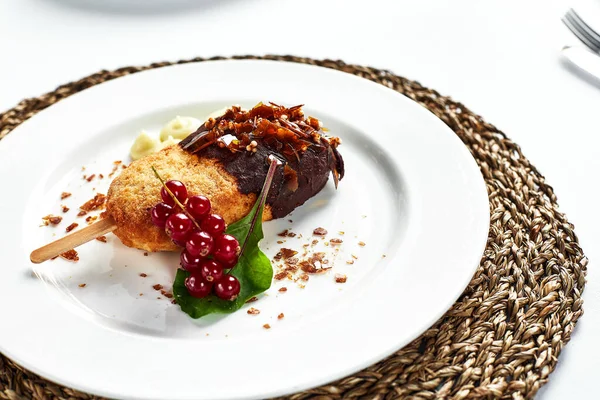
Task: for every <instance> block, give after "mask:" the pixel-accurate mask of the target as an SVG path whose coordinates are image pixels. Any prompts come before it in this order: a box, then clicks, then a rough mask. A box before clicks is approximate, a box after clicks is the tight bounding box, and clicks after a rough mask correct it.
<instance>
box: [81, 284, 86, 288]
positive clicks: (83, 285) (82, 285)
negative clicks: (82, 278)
mask: <svg viewBox="0 0 600 400" xmlns="http://www.w3.org/2000/svg"><path fill="white" fill-rule="evenodd" d="M86 286H87V284H86V283H80V284H79V287H80V288H84V287H86Z"/></svg>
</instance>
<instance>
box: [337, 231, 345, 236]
mask: <svg viewBox="0 0 600 400" xmlns="http://www.w3.org/2000/svg"><path fill="white" fill-rule="evenodd" d="M338 233H339V234H340V235H344V234H345V233H346V232H344V231H339V232H338Z"/></svg>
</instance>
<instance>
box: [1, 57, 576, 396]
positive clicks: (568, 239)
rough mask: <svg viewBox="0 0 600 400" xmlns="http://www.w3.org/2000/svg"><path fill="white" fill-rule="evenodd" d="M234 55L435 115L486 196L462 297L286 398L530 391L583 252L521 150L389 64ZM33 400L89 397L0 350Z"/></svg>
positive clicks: (6, 381)
mask: <svg viewBox="0 0 600 400" xmlns="http://www.w3.org/2000/svg"><path fill="white" fill-rule="evenodd" d="M234 58H244V59H247V58H266V59H272V60H282V61H293V62H299V63H306V64H314V65H320V66H323V67H327V68H333V69H337V70H341V71H345V72H348V73H351V74H354V75H358V76H361V77H364V78H366V79H369V80H372V81H374V82H377V83H380V84H382V85H384V86H387V87H389V88H391V89H394V90H396V91H398V92H400V93H402V94H404V95H406V96H408V97H410V98H411V99H413V100H414V101H416V102H418V103H420V104H422V105H423V106H425V107H427V108H428V109H429V110H430V111H431V112H433V113H434V114H435V115H437V116H438V117H439V118H440V119H442V121H444V122H445V123H446V124H447V125H448V126H450V128H452V130H453V131H454V132H456V134H457V135H458V136H459V137H460V138H461V139H462V141H463V142H464V143H465V145H466V146H467V147H468V148H469V150H470V151H471V153H472V154H473V157H475V159H476V160H477V163H478V164H479V167H480V168H481V172H482V174H483V176H484V178H485V181H486V184H487V189H488V194H489V200H490V211H491V226H490V232H489V237H488V242H487V247H486V250H485V253H484V255H483V258H482V259H481V264H480V266H479V268H478V269H477V272H476V273H475V275H474V276H473V279H472V281H471V283H470V284H469V286H468V287H467V289H466V290H465V291H464V293H463V294H462V296H461V297H460V299H459V300H458V301H457V302H456V303H455V304H454V306H453V307H452V308H451V309H450V310H449V311H448V312H447V313H446V314H445V315H444V316H443V317H442V318H441V319H440V320H439V321H438V322H436V323H435V325H433V326H432V327H431V328H430V329H428V330H427V331H426V332H424V333H423V334H422V335H421V336H420V337H419V338H418V339H416V340H415V341H414V342H412V343H411V344H409V345H408V346H406V347H405V348H403V349H402V350H400V351H398V352H397V353H396V354H394V355H392V356H390V357H388V358H387V359H385V360H383V361H381V362H379V363H378V364H375V365H373V366H371V367H369V368H367V369H365V370H363V371H361V372H359V373H357V374H355V375H353V376H350V377H347V378H345V379H342V380H339V381H337V382H333V383H331V384H329V385H325V386H322V387H319V388H316V389H312V390H308V391H306V392H302V393H298V394H295V395H293V396H290V397H289V398H290V399H306V398H321V399H337V398H348V399H355V398H369V399H392V398H394V399H395V398H422V399H433V398H449V399H473V398H506V399H509V398H510V399H522V398H532V397H534V395H535V394H536V392H537V391H538V389H539V388H540V387H541V386H542V385H543V384H544V383H546V382H547V380H548V376H549V374H550V373H551V372H552V371H553V370H554V368H555V367H556V363H557V358H558V356H559V354H560V352H561V350H562V347H563V346H564V345H565V344H566V343H567V342H568V341H569V339H570V337H571V332H572V331H573V328H574V326H575V323H576V322H577V320H578V319H579V317H580V316H581V315H582V313H583V310H582V307H581V306H582V299H581V292H582V291H583V287H584V285H585V274H586V265H587V259H586V258H585V256H584V255H583V252H582V250H581V248H580V247H579V244H578V242H577V236H576V235H575V233H574V232H573V225H571V224H570V223H569V222H568V221H567V219H566V217H565V216H564V215H563V214H562V213H560V211H559V210H558V205H557V204H556V196H555V195H554V192H553V190H552V188H551V187H550V186H549V185H548V184H546V182H545V180H544V177H543V176H542V175H541V174H540V173H539V172H538V171H537V169H536V168H535V167H534V166H533V165H531V164H530V163H529V160H527V159H526V158H525V157H524V156H523V154H522V153H521V149H520V148H519V146H517V145H516V144H515V143H513V142H512V141H511V140H509V139H507V138H506V136H505V135H504V134H503V133H502V132H500V131H499V130H498V129H496V128H495V127H494V126H492V125H490V124H488V123H487V122H485V121H484V120H483V119H482V118H481V117H479V116H478V115H475V114H473V113H472V112H471V111H469V110H468V109H467V108H466V107H465V106H463V105H462V104H460V103H457V102H455V101H452V100H451V99H450V98H448V97H444V96H441V95H439V94H438V93H437V92H436V91H434V90H431V89H427V88H425V87H423V86H421V85H420V84H419V83H417V82H414V81H410V80H408V79H405V78H402V77H399V76H396V75H393V74H391V73H390V72H388V71H382V70H378V69H375V68H369V67H362V66H357V65H348V64H345V63H344V62H342V61H331V60H320V61H318V60H312V59H307V58H298V57H291V56H267V57H252V56H244V57H234ZM213 59H222V58H213ZM205 60H206V59H202V58H197V59H193V60H186V61H180V62H178V63H177V64H180V63H187V62H200V61H205ZM171 64H173V63H168V62H164V63H158V64H152V65H150V66H146V67H127V68H121V69H118V70H116V71H101V72H98V73H96V74H94V75H91V76H88V77H86V78H83V79H81V80H79V81H77V82H72V83H68V84H66V85H63V86H61V87H59V88H57V89H56V90H55V91H53V92H51V93H47V94H44V95H42V96H40V97H37V98H32V99H26V100H23V101H22V102H21V103H19V104H18V105H17V106H16V107H15V108H13V109H11V110H8V111H6V112H5V113H3V114H0V139H2V138H3V137H4V136H6V135H7V134H8V133H9V132H10V131H11V130H13V129H14V128H15V127H16V126H17V125H19V124H20V123H22V122H23V121H25V120H26V119H28V118H30V117H31V116H33V115H34V114H35V113H37V112H39V111H40V110H43V109H44V108H46V107H48V106H50V105H52V104H54V103H56V102H57V101H59V100H61V99H63V98H65V97H68V96H70V95H72V94H74V93H77V92H79V91H81V90H84V89H86V88H88V87H90V86H94V85H96V84H98V83H101V82H104V81H107V80H110V79H113V78H117V77H120V76H123V75H128V74H132V73H135V72H138V71H143V70H146V69H150V68H159V67H163V66H166V65H171ZM0 145H1V144H0ZM2 323H3V324H5V323H10V321H2ZM0 329H1V328H0ZM31 398H34V399H72V398H77V399H79V398H81V399H91V398H95V397H93V396H89V395H86V394H83V393H80V392H77V391H74V390H72V389H68V388H64V387H61V386H59V385H56V384H54V383H51V382H48V381H46V380H44V379H43V378H40V377H39V376H37V375H35V374H33V373H31V372H28V371H26V370H24V369H23V368H21V367H20V366H18V365H16V364H14V363H13V362H12V361H10V360H8V359H7V358H5V357H4V356H2V355H0V399H10V400H15V399H31Z"/></svg>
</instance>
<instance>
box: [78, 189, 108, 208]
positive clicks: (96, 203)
mask: <svg viewBox="0 0 600 400" xmlns="http://www.w3.org/2000/svg"><path fill="white" fill-rule="evenodd" d="M105 202H106V196H105V195H103V194H102V193H97V194H96V195H95V196H94V198H93V199H90V200H88V201H87V202H86V203H85V204H83V205H82V206H81V207H79V209H80V210H82V211H92V210H96V209H98V208H101V207H102V206H104V203H105Z"/></svg>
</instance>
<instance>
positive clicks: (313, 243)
mask: <svg viewBox="0 0 600 400" xmlns="http://www.w3.org/2000/svg"><path fill="white" fill-rule="evenodd" d="M317 243H319V241H318V240H317V239H315V240H313V241H312V242H311V244H312V245H313V246H314V245H316V244H317Z"/></svg>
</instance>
